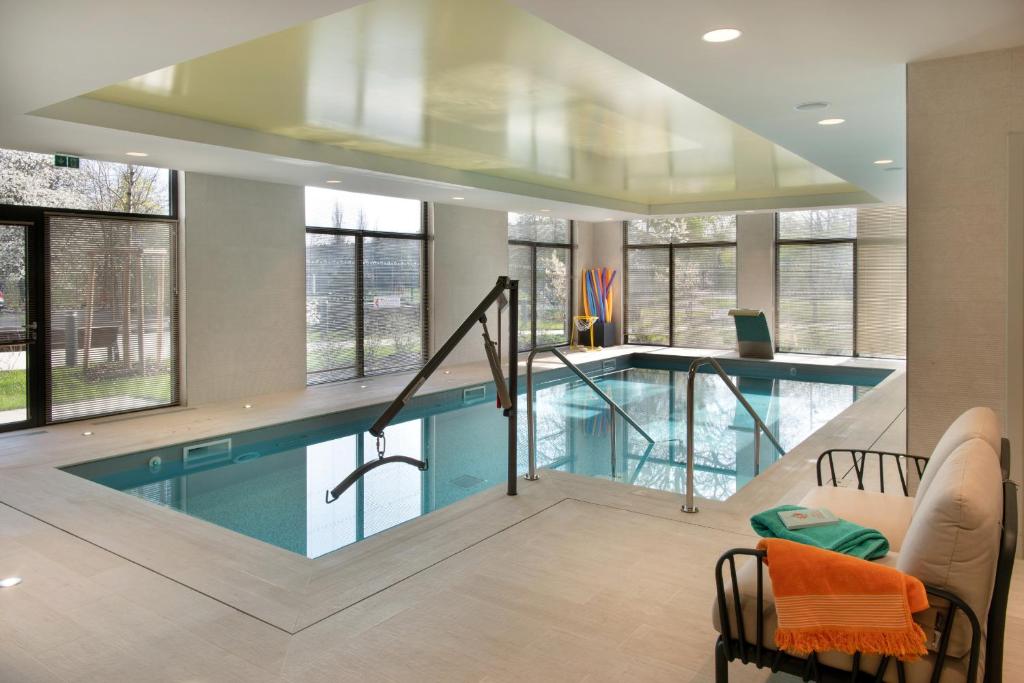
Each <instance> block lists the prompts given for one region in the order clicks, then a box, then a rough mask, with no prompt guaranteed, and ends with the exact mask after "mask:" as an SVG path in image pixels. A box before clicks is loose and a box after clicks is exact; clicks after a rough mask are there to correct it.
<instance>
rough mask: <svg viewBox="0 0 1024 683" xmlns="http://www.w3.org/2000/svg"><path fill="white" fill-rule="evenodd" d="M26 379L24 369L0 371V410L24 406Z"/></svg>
mask: <svg viewBox="0 0 1024 683" xmlns="http://www.w3.org/2000/svg"><path fill="white" fill-rule="evenodd" d="M26 388H27V380H26V377H25V371H24V370H5V371H3V372H0V410H15V409H17V408H24V407H25V396H26Z"/></svg>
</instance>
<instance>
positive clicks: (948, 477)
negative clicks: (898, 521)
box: [897, 438, 1003, 657]
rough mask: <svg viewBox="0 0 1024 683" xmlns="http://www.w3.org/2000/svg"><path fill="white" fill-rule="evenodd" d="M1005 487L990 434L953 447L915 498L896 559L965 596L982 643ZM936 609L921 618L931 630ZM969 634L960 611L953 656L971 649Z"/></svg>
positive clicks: (930, 581)
mask: <svg viewBox="0 0 1024 683" xmlns="http://www.w3.org/2000/svg"><path fill="white" fill-rule="evenodd" d="M929 468H930V466H929ZM1002 490H1003V489H1002V470H1001V469H1000V467H999V458H998V456H997V455H996V452H995V451H993V450H992V447H991V445H990V444H989V442H988V440H987V439H980V438H978V439H970V440H969V441H967V442H966V443H963V444H961V445H960V446H958V447H957V448H955V449H953V451H952V452H951V453H950V454H949V455H948V456H947V457H946V458H945V462H944V463H943V465H942V467H941V468H940V469H938V471H937V472H936V473H935V476H934V477H933V478H932V480H931V482H930V485H929V486H928V488H927V490H926V491H925V492H924V495H923V496H921V497H920V500H918V502H917V507H916V510H915V511H914V516H913V519H912V520H911V522H910V527H909V528H908V529H907V533H906V536H905V537H904V539H903V545H902V546H901V548H900V554H899V562H898V563H897V568H898V569H900V570H901V571H904V572H906V573H908V574H911V575H913V576H916V577H917V578H919V579H921V580H922V581H923V582H924V583H925V584H926V585H928V586H931V587H935V588H941V589H944V590H947V591H950V592H952V593H954V594H956V595H957V596H958V597H960V599H962V600H964V602H966V603H967V604H968V605H969V606H970V607H971V609H972V610H974V613H975V614H976V615H977V617H978V620H979V621H980V622H981V639H982V642H984V639H985V624H986V619H987V617H988V606H989V599H990V597H991V595H992V587H993V583H994V581H995V573H996V562H997V560H998V557H999V537H1000V534H1001V528H1000V527H1001V524H1002V511H1003V497H1002V493H1001V492H1002ZM940 607H941V606H940ZM936 611H937V610H936V609H934V608H933V609H931V610H929V612H930V613H931V614H929V613H925V616H924V617H923V618H922V619H921V620H920V621H921V623H922V624H924V625H925V632H926V633H929V635H931V631H932V630H934V627H935V613H936ZM970 634H971V630H970V625H969V623H968V620H967V619H966V617H964V616H963V615H962V614H961V615H958V617H957V619H956V620H955V622H954V629H953V632H952V634H951V640H950V649H949V653H950V654H951V655H952V656H954V657H961V656H963V655H964V654H965V653H966V652H967V651H968V650H969V649H970V645H971V641H970Z"/></svg>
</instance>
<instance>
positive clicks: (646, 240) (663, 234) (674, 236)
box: [626, 215, 736, 244]
mask: <svg viewBox="0 0 1024 683" xmlns="http://www.w3.org/2000/svg"><path fill="white" fill-rule="evenodd" d="M626 240H627V242H628V243H629V244H688V243H693V242H735V241H736V216H735V215H722V216H718V215H715V216H684V217H675V218H644V219H639V220H634V221H629V223H628V224H627V226H626Z"/></svg>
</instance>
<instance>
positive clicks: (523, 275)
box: [508, 244, 533, 351]
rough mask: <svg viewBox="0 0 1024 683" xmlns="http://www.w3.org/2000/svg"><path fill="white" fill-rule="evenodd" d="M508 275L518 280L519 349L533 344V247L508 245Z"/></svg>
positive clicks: (522, 349) (524, 348) (527, 348)
mask: <svg viewBox="0 0 1024 683" xmlns="http://www.w3.org/2000/svg"><path fill="white" fill-rule="evenodd" d="M508 276H509V277H510V278H512V279H513V280H519V316H518V318H519V350H520V351H527V350H529V349H531V348H532V346H533V247H531V246H528V245H523V244H510V245H508Z"/></svg>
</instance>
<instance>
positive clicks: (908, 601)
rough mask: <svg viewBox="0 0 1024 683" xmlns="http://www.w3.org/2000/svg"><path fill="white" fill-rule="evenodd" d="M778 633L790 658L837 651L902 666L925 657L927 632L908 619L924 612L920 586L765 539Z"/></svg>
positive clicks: (861, 563) (889, 572) (898, 575)
mask: <svg viewBox="0 0 1024 683" xmlns="http://www.w3.org/2000/svg"><path fill="white" fill-rule="evenodd" d="M757 548H758V550H766V551H767V552H768V556H767V557H766V558H765V562H766V564H767V565H768V573H769V575H770V576H771V579H772V587H773V592H774V594H775V608H776V611H777V613H778V617H779V627H778V630H777V631H776V632H775V641H776V642H777V643H778V645H779V647H780V648H781V649H783V650H786V651H787V652H792V653H794V654H798V655H806V654H808V653H810V652H824V651H827V650H837V651H839V652H845V653H847V654H852V653H853V652H854V651H859V652H862V653H864V654H877V655H889V656H892V657H897V658H898V659H901V660H904V661H910V660H914V659H917V658H918V657H919V656H921V655H923V654H925V653H926V652H927V650H926V649H925V634H924V631H923V630H921V627H920V626H918V625H917V623H915V622H914V618H913V616H912V614H913V613H914V612H920V611H922V610H925V609H927V608H928V595H927V593H926V592H925V589H924V584H923V583H921V581H920V580H918V579H916V578H915V577H913V576H910V575H908V574H904V573H903V572H901V571H899V570H897V569H893V568H892V567H886V566H884V565H880V564H875V563H874V562H868V561H867V560H862V559H860V558H856V557H850V556H848V555H842V554H840V553H836V552H832V551H831V550H823V549H821V548H815V547H813V546H809V545H803V544H802V543H794V542H793V541H787V540H785V539H781V538H766V539H763V540H762V541H761V542H760V543H758V544H757Z"/></svg>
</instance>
